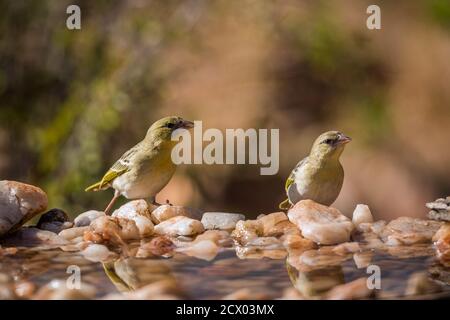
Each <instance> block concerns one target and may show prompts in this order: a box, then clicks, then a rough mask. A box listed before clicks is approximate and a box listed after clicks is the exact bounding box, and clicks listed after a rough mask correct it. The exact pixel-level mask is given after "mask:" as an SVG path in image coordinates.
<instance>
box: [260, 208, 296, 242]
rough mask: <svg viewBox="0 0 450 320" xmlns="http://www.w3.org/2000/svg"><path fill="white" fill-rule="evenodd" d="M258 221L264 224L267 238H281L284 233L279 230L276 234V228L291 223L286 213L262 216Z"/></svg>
mask: <svg viewBox="0 0 450 320" xmlns="http://www.w3.org/2000/svg"><path fill="white" fill-rule="evenodd" d="M258 221H260V222H261V224H262V232H263V235H264V236H265V237H271V236H279V235H281V234H282V233H283V232H282V230H278V232H276V231H275V230H274V229H275V226H276V225H277V224H279V223H281V222H289V221H288V217H287V216H286V214H285V213H284V212H274V213H271V214H268V215H263V216H261V217H260V218H259V219H258Z"/></svg>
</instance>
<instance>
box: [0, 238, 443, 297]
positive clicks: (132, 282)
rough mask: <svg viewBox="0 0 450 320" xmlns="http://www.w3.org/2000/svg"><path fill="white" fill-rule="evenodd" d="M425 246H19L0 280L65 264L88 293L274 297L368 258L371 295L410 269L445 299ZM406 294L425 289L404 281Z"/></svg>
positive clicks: (337, 277)
mask: <svg viewBox="0 0 450 320" xmlns="http://www.w3.org/2000/svg"><path fill="white" fill-rule="evenodd" d="M429 248H430V246H422V247H420V246H416V247H407V248H400V247H397V248H395V250H394V249H390V250H388V251H367V252H361V253H358V254H356V255H357V259H355V257H354V256H352V255H351V254H349V255H345V256H339V255H336V254H334V253H333V252H330V250H328V249H326V248H325V249H324V248H322V249H321V250H310V251H306V252H303V253H301V254H300V253H293V252H290V253H289V256H288V257H287V258H286V257H285V252H284V254H282V253H283V252H282V250H280V249H275V250H273V252H269V251H270V250H256V251H254V250H253V251H251V252H240V254H239V257H238V256H237V255H236V252H235V250H225V251H222V252H220V253H219V254H218V255H217V256H216V258H214V260H212V261H206V260H201V259H197V258H194V257H189V256H186V255H183V254H180V253H175V254H174V255H173V257H171V258H168V259H164V258H156V257H152V258H145V259H141V258H132V257H128V258H121V259H118V260H115V261H111V262H107V263H103V264H101V263H98V262H92V261H89V260H86V259H85V258H84V257H83V256H81V255H79V254H74V253H73V252H64V251H61V250H59V249H51V250H45V251H44V250H32V249H25V248H21V249H20V250H19V251H18V252H17V254H15V255H11V256H3V257H2V261H1V263H0V274H3V275H6V276H4V277H3V278H5V279H6V280H5V281H8V282H11V283H12V282H14V281H15V282H24V281H30V282H32V283H33V284H35V286H36V288H37V289H39V288H41V287H43V286H45V285H47V284H48V283H49V282H50V281H52V280H54V279H58V280H62V281H66V279H67V277H68V274H67V268H68V266H70V265H77V266H79V267H80V269H81V277H82V282H83V284H84V283H86V284H88V285H91V286H92V287H94V288H95V289H96V293H95V297H96V298H102V297H104V296H106V295H110V294H116V295H117V294H118V293H119V292H122V293H127V292H137V291H139V289H141V288H144V287H145V288H148V287H149V286H150V287H151V286H153V287H152V288H153V289H152V290H153V291H150V290H147V291H146V292H147V295H142V296H140V297H144V298H147V297H156V296H157V297H161V296H162V294H165V297H168V293H169V294H172V295H171V296H176V297H186V298H188V299H221V298H223V297H225V296H227V295H229V294H231V293H233V292H237V291H239V290H243V289H245V290H247V291H248V292H249V293H250V294H253V297H254V296H255V294H256V293H258V294H262V293H263V294H264V295H265V296H267V297H268V298H274V299H275V298H281V297H283V296H284V292H285V291H286V290H287V289H289V288H291V289H292V288H295V290H296V291H298V292H299V296H303V297H306V298H316V297H319V296H320V297H321V296H322V295H323V293H324V292H325V291H327V290H328V289H329V288H331V287H335V286H336V285H342V284H345V283H349V282H352V281H354V280H356V279H359V278H361V277H367V276H368V274H367V273H366V266H367V264H376V265H378V266H379V267H380V269H381V277H382V279H381V284H382V288H381V290H379V291H377V294H376V298H395V297H403V296H405V293H406V291H407V290H406V289H407V283H408V280H409V279H410V277H411V276H412V275H413V274H415V273H417V272H422V273H426V275H428V278H431V279H433V280H434V281H436V282H437V283H438V284H439V285H440V286H441V288H442V290H443V292H441V293H439V295H438V294H434V295H428V297H433V298H434V297H440V296H442V295H447V297H448V295H449V294H450V285H449V284H450V269H449V268H448V267H444V266H442V265H441V264H440V263H439V262H438V261H437V260H436V259H435V258H434V256H433V255H430V253H432V252H431V251H430V250H429ZM363 258H364V259H363ZM417 279H420V277H417ZM419 284H420V283H419ZM0 286H1V284H0ZM419 289H420V288H419ZM408 294H412V295H417V294H426V292H423V290H422V291H421V290H414V288H413V289H411V286H409V287H408ZM250 297H252V296H250ZM408 297H411V296H408Z"/></svg>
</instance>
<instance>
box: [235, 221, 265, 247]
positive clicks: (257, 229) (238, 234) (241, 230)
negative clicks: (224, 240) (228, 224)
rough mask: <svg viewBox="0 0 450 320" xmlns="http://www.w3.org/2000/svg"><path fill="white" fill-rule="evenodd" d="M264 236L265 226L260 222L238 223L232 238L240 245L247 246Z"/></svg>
mask: <svg viewBox="0 0 450 320" xmlns="http://www.w3.org/2000/svg"><path fill="white" fill-rule="evenodd" d="M262 235H263V226H262V223H261V221H260V220H246V221H243V220H241V221H238V223H236V228H235V229H234V230H233V232H232V233H231V236H232V237H233V238H234V239H235V240H236V241H237V242H239V243H240V244H242V245H246V244H247V243H248V242H250V241H252V240H254V239H256V238H258V237H259V236H262Z"/></svg>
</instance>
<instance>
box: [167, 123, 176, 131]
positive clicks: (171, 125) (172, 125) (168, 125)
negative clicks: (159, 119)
mask: <svg viewBox="0 0 450 320" xmlns="http://www.w3.org/2000/svg"><path fill="white" fill-rule="evenodd" d="M173 127H175V123H172V122H169V123H168V124H167V128H169V129H172V128H173Z"/></svg>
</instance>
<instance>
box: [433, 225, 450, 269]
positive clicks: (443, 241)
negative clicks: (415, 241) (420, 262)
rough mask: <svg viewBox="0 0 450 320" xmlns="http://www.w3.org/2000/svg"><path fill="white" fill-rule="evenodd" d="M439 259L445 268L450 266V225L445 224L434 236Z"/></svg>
mask: <svg viewBox="0 0 450 320" xmlns="http://www.w3.org/2000/svg"><path fill="white" fill-rule="evenodd" d="M433 241H435V243H434V244H435V247H436V252H437V257H438V259H439V260H440V261H441V262H442V264H444V265H445V266H450V223H446V224H444V225H443V226H442V227H441V228H439V230H438V231H437V232H436V234H435V235H434V236H433Z"/></svg>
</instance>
